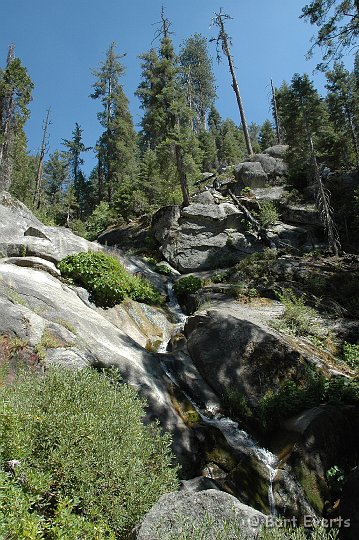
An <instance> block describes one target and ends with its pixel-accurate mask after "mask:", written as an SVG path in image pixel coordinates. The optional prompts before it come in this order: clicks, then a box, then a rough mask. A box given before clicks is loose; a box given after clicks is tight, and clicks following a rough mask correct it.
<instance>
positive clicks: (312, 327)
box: [275, 290, 320, 336]
mask: <svg viewBox="0 0 359 540" xmlns="http://www.w3.org/2000/svg"><path fill="white" fill-rule="evenodd" d="M277 295H278V297H279V300H280V301H281V302H282V304H283V305H284V313H283V314H282V315H281V316H280V317H279V319H278V321H276V325H275V326H277V327H278V329H279V330H287V331H289V332H290V333H292V334H294V335H295V336H305V335H308V334H312V335H319V334H320V328H319V325H318V323H317V321H316V320H315V319H316V317H317V313H316V311H315V310H314V309H313V308H311V307H309V306H307V305H306V303H305V295H302V296H296V295H295V294H294V292H293V291H291V290H285V291H283V292H281V293H280V292H277Z"/></svg>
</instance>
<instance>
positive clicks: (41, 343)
mask: <svg viewBox="0 0 359 540" xmlns="http://www.w3.org/2000/svg"><path fill="white" fill-rule="evenodd" d="M0 202H1V203H2V204H0V250H1V254H2V256H3V257H2V258H0V310H1V313H2V316H1V318H0V335H2V336H6V339H7V340H10V342H11V340H20V343H21V347H22V348H29V349H31V350H32V351H33V353H32V357H34V358H37V359H38V361H40V363H41V364H42V366H43V367H45V368H46V366H48V365H50V364H56V365H64V366H67V367H69V368H73V369H81V368H85V367H88V366H94V367H100V368H101V367H102V368H109V367H111V366H115V367H117V368H118V369H119V371H120V373H121V375H122V377H123V379H124V380H125V381H126V382H128V383H129V384H131V385H133V386H134V387H136V388H137V389H138V390H139V393H140V394H141V395H142V396H143V397H145V398H146V399H147V401H148V405H149V407H148V414H147V419H148V420H150V419H154V418H159V419H160V420H161V423H162V426H163V427H164V429H167V430H168V431H170V432H171V433H172V435H173V448H174V451H175V453H176V455H177V457H178V459H179V461H180V462H181V463H182V465H183V467H184V469H183V474H184V477H186V475H188V474H189V475H190V476H191V475H192V474H193V472H196V470H194V471H192V466H193V463H194V462H195V461H196V448H197V446H196V444H197V443H196V441H195V438H194V437H193V435H192V434H191V433H190V431H189V430H188V428H187V427H186V426H185V424H184V423H183V421H182V420H181V418H180V417H179V416H178V415H177V413H176V412H175V410H174V408H173V406H172V403H171V398H170V393H169V389H168V381H167V379H166V376H165V375H164V373H163V371H162V369H161V367H160V358H161V357H159V355H157V354H155V353H151V352H148V351H147V350H146V348H148V349H149V350H156V347H158V345H159V344H160V343H161V341H162V339H166V337H167V339H168V336H166V335H165V334H166V328H165V325H166V322H165V317H164V315H163V314H162V313H161V312H160V311H159V312H158V313H155V311H156V308H151V307H150V306H146V305H142V304H138V303H136V302H132V301H128V302H127V303H126V302H125V303H123V304H121V305H119V306H116V307H115V308H112V309H111V310H102V309H100V308H97V307H96V306H95V305H94V304H92V303H91V302H90V301H89V297H88V293H87V291H85V290H84V289H81V288H78V287H74V286H70V285H68V284H66V283H64V282H63V281H62V280H61V279H59V278H60V276H59V271H58V269H57V268H56V266H55V264H54V262H56V261H59V260H60V259H62V258H63V257H65V256H66V255H68V254H72V253H76V252H81V251H88V250H98V249H102V248H101V246H99V245H98V244H95V243H91V242H87V241H86V240H84V239H83V238H80V237H78V236H76V235H75V234H73V233H72V232H71V231H69V230H68V229H64V228H55V227H46V226H44V225H43V224H42V223H41V222H40V221H39V220H38V219H37V218H36V217H35V216H33V214H32V213H31V212H30V211H29V210H28V209H27V208H26V207H25V206H24V205H23V204H22V203H19V202H18V201H16V200H15V199H13V198H12V197H11V196H9V195H8V194H6V193H5V194H1V195H0ZM25 253H26V254H27V256H24V255H25ZM30 253H31V254H32V255H31V256H29V254H30ZM21 255H23V256H21ZM131 264H133V263H131ZM156 276H157V278H160V277H161V276H158V275H157V274H156ZM167 325H168V323H167ZM189 471H191V472H189Z"/></svg>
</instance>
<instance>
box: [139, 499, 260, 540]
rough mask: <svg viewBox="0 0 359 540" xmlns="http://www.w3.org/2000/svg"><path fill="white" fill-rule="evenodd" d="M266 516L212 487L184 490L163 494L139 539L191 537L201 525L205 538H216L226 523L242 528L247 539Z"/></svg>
mask: <svg viewBox="0 0 359 540" xmlns="http://www.w3.org/2000/svg"><path fill="white" fill-rule="evenodd" d="M265 521H266V516H265V515H264V514H262V513H261V512H258V511H257V510H254V509H253V508H251V507H250V506H247V505H245V504H242V503H241V502H239V501H238V499H236V498H235V497H233V496H232V495H229V494H228V493H224V492H222V491H218V490H215V489H209V490H206V491H199V492H188V491H181V492H179V493H167V494H165V495H162V497H161V498H160V499H159V501H158V502H157V503H156V504H155V506H153V507H152V509H151V510H150V511H149V512H148V514H147V515H146V516H145V518H144V520H143V522H142V525H141V527H140V529H139V531H138V533H137V540H160V539H166V538H168V537H171V538H174V537H176V535H178V537H181V538H182V535H183V537H186V538H187V537H189V536H187V535H190V534H191V532H193V531H194V530H197V528H199V529H200V530H202V531H203V538H206V540H215V539H216V538H220V536H218V535H219V534H220V531H222V534H223V537H224V535H225V528H224V527H225V526H226V525H227V526H229V528H230V530H231V526H232V527H233V529H232V531H235V530H237V532H238V529H239V530H240V531H241V533H242V535H243V538H244V539H248V540H249V539H250V538H255V536H256V532H257V531H258V529H259V528H260V527H261V526H262V525H263V524H264V523H265Z"/></svg>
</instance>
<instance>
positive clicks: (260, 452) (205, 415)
mask: <svg viewBox="0 0 359 540" xmlns="http://www.w3.org/2000/svg"><path fill="white" fill-rule="evenodd" d="M116 256H118V257H119V258H120V259H121V262H122V263H123V264H124V266H126V268H127V269H128V270H129V271H130V272H132V273H137V272H141V271H143V270H144V269H146V271H147V272H151V273H153V271H152V270H151V269H149V268H148V267H147V265H146V263H144V262H143V261H139V260H137V258H136V257H128V256H127V255H125V254H123V253H122V252H117V253H116ZM146 267H147V268H146ZM157 276H158V275H157ZM167 295H168V302H167V307H168V309H169V311H170V312H171V314H172V316H173V319H174V321H175V328H174V333H176V332H181V331H182V330H183V327H184V324H185V322H186V319H187V317H186V316H185V315H184V313H183V312H182V309H181V307H180V305H179V303H178V301H177V298H176V296H175V293H174V291H173V283H172V282H171V281H169V282H168V283H167ZM172 335H173V333H172ZM170 337H171V336H170V335H167V333H166V332H165V333H164V340H163V342H162V344H161V346H160V347H159V349H158V352H159V353H166V349H167V343H168V341H169V339H170ZM161 367H162V370H163V372H164V373H165V375H166V376H167V377H168V378H169V380H170V381H171V382H172V384H174V385H175V386H176V387H178V388H179V390H180V391H181V392H182V394H183V395H184V396H185V397H186V399H187V400H188V401H189V402H190V403H191V404H192V406H193V407H194V409H195V410H196V411H197V413H198V414H199V415H200V417H201V419H202V421H203V422H204V423H206V424H207V425H210V426H212V427H215V428H217V429H219V430H220V431H221V433H222V434H223V436H224V437H225V439H226V441H227V443H228V444H229V446H230V447H231V448H233V449H234V450H236V451H238V450H239V451H240V452H242V453H243V454H245V455H247V456H251V457H253V458H255V459H256V460H257V461H258V462H260V463H261V464H263V466H264V468H265V470H266V471H267V473H268V481H269V486H268V506H269V510H270V513H271V515H277V514H278V512H277V510H276V504H275V497H274V491H273V483H274V480H275V477H276V475H277V472H278V470H279V469H278V459H277V457H276V456H275V455H274V454H272V453H271V452H270V451H269V450H267V449H265V448H261V447H260V446H258V444H257V443H256V442H255V441H254V440H253V439H252V438H251V437H250V436H249V434H248V433H246V432H245V431H244V430H242V429H240V427H239V426H238V423H237V422H235V421H233V420H232V419H231V418H227V417H224V416H222V415H221V414H219V408H218V406H213V407H211V406H210V405H209V404H206V405H205V408H204V409H203V408H201V407H200V406H199V405H198V404H197V403H196V401H195V399H194V398H193V397H192V396H191V395H189V394H188V392H186V391H185V390H184V389H183V387H182V386H183V385H181V384H180V383H179V382H178V381H177V379H176V375H175V373H173V371H171V370H170V369H169V367H168V365H167V363H165V362H164V361H163V362H161ZM280 472H281V476H282V479H283V482H284V484H285V488H286V492H287V493H288V496H289V497H290V498H291V499H292V500H293V501H296V502H297V503H299V504H300V506H301V508H302V509H303V511H304V512H305V513H306V514H307V515H312V516H315V513H314V511H313V509H312V508H311V507H310V505H309V504H308V503H307V501H306V499H305V497H304V494H303V490H302V487H301V486H300V484H299V483H298V482H297V481H296V480H295V478H294V477H293V475H292V473H291V471H290V467H288V466H284V468H282V467H281V469H280Z"/></svg>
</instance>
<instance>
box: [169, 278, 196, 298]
mask: <svg viewBox="0 0 359 540" xmlns="http://www.w3.org/2000/svg"><path fill="white" fill-rule="evenodd" d="M202 287H203V280H202V279H201V278H199V277H198V276H185V277H183V278H180V279H179V280H177V281H176V282H175V283H174V285H173V290H174V292H175V293H176V295H177V296H185V295H186V294H194V293H196V292H197V291H199V289H201V288H202Z"/></svg>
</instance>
